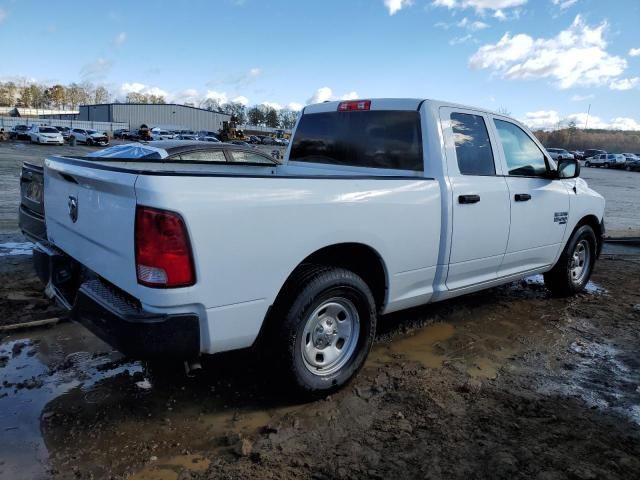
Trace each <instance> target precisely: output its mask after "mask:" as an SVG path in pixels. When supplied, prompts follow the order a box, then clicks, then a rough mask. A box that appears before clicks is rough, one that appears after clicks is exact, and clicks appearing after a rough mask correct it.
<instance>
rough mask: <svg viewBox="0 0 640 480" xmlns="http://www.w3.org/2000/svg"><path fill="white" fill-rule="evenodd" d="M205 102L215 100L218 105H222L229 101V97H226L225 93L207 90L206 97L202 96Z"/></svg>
mask: <svg viewBox="0 0 640 480" xmlns="http://www.w3.org/2000/svg"><path fill="white" fill-rule="evenodd" d="M204 98H205V99H206V100H215V101H216V102H218V103H219V104H220V105H222V104H223V103H227V102H228V101H229V97H227V93H226V92H217V91H215V90H207V93H206V95H205V96H204Z"/></svg>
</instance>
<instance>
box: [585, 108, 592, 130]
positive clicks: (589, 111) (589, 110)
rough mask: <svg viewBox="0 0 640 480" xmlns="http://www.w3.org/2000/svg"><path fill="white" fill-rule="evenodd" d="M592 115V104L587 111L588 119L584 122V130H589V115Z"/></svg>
mask: <svg viewBox="0 0 640 480" xmlns="http://www.w3.org/2000/svg"><path fill="white" fill-rule="evenodd" d="M590 113H591V104H589V108H588V109H587V119H586V120H585V121H584V129H585V130H586V129H587V125H588V124H589V114H590Z"/></svg>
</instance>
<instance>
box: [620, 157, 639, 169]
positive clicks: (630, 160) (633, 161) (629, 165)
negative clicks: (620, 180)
mask: <svg viewBox="0 0 640 480" xmlns="http://www.w3.org/2000/svg"><path fill="white" fill-rule="evenodd" d="M622 155H623V156H624V158H625V163H624V169H625V170H627V171H640V156H638V155H636V154H635V153H623V154H622Z"/></svg>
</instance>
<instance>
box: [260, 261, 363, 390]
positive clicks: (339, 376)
mask: <svg viewBox="0 0 640 480" xmlns="http://www.w3.org/2000/svg"><path fill="white" fill-rule="evenodd" d="M295 277H296V278H295V279H294V280H292V281H291V282H290V284H291V285H292V286H295V292H293V291H291V293H290V294H289V295H286V296H287V297H288V298H285V299H283V300H282V302H279V303H282V305H277V306H276V309H275V313H276V317H275V318H273V321H274V322H276V324H275V328H274V329H273V334H272V335H271V336H270V337H271V339H270V340H269V342H268V345H267V348H268V349H269V350H271V351H272V353H274V354H275V356H276V358H279V359H280V361H279V363H280V371H282V372H285V376H286V380H287V383H288V385H290V386H293V387H294V388H295V390H297V392H298V393H301V394H303V395H304V396H306V397H312V398H313V397H317V396H322V395H327V394H329V393H331V392H333V391H335V390H337V389H339V388H340V387H342V386H343V385H345V384H346V383H347V382H348V381H349V380H350V379H351V378H352V377H353V376H354V375H355V374H356V373H357V372H358V370H360V368H361V367H362V365H364V362H365V360H366V358H367V355H368V354H369V350H370V349H371V345H372V344H373V339H374V337H375V331H376V307H375V301H374V299H373V295H372V293H371V290H370V289H369V287H368V285H367V284H366V283H365V282H364V280H362V278H360V277H359V276H358V275H356V274H355V273H353V272H351V271H349V270H345V269H342V268H335V267H325V266H316V265H309V266H304V267H302V268H301V269H300V270H299V271H298V272H297V273H296V274H295ZM277 312H280V314H282V315H283V317H281V316H280V314H278V313H277ZM279 317H280V318H279Z"/></svg>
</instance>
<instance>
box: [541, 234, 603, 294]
mask: <svg viewBox="0 0 640 480" xmlns="http://www.w3.org/2000/svg"><path fill="white" fill-rule="evenodd" d="M596 251H597V241H596V235H595V233H594V231H593V229H592V228H591V227H590V226H589V225H582V226H581V227H579V228H578V229H577V230H576V231H575V232H574V233H573V235H572V236H571V238H570V239H569V242H567V245H566V246H565V248H564V250H563V251H562V254H561V255H560V258H559V259H558V262H557V263H556V265H555V266H554V267H553V269H551V270H550V271H549V272H547V273H545V274H544V283H545V285H546V286H547V288H548V289H549V290H551V292H552V293H553V294H554V295H558V296H563V297H564V296H569V295H573V294H574V293H578V292H580V291H581V290H583V289H584V287H585V286H586V285H587V283H588V282H589V278H590V277H591V272H592V271H593V267H594V266H595V263H596Z"/></svg>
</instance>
